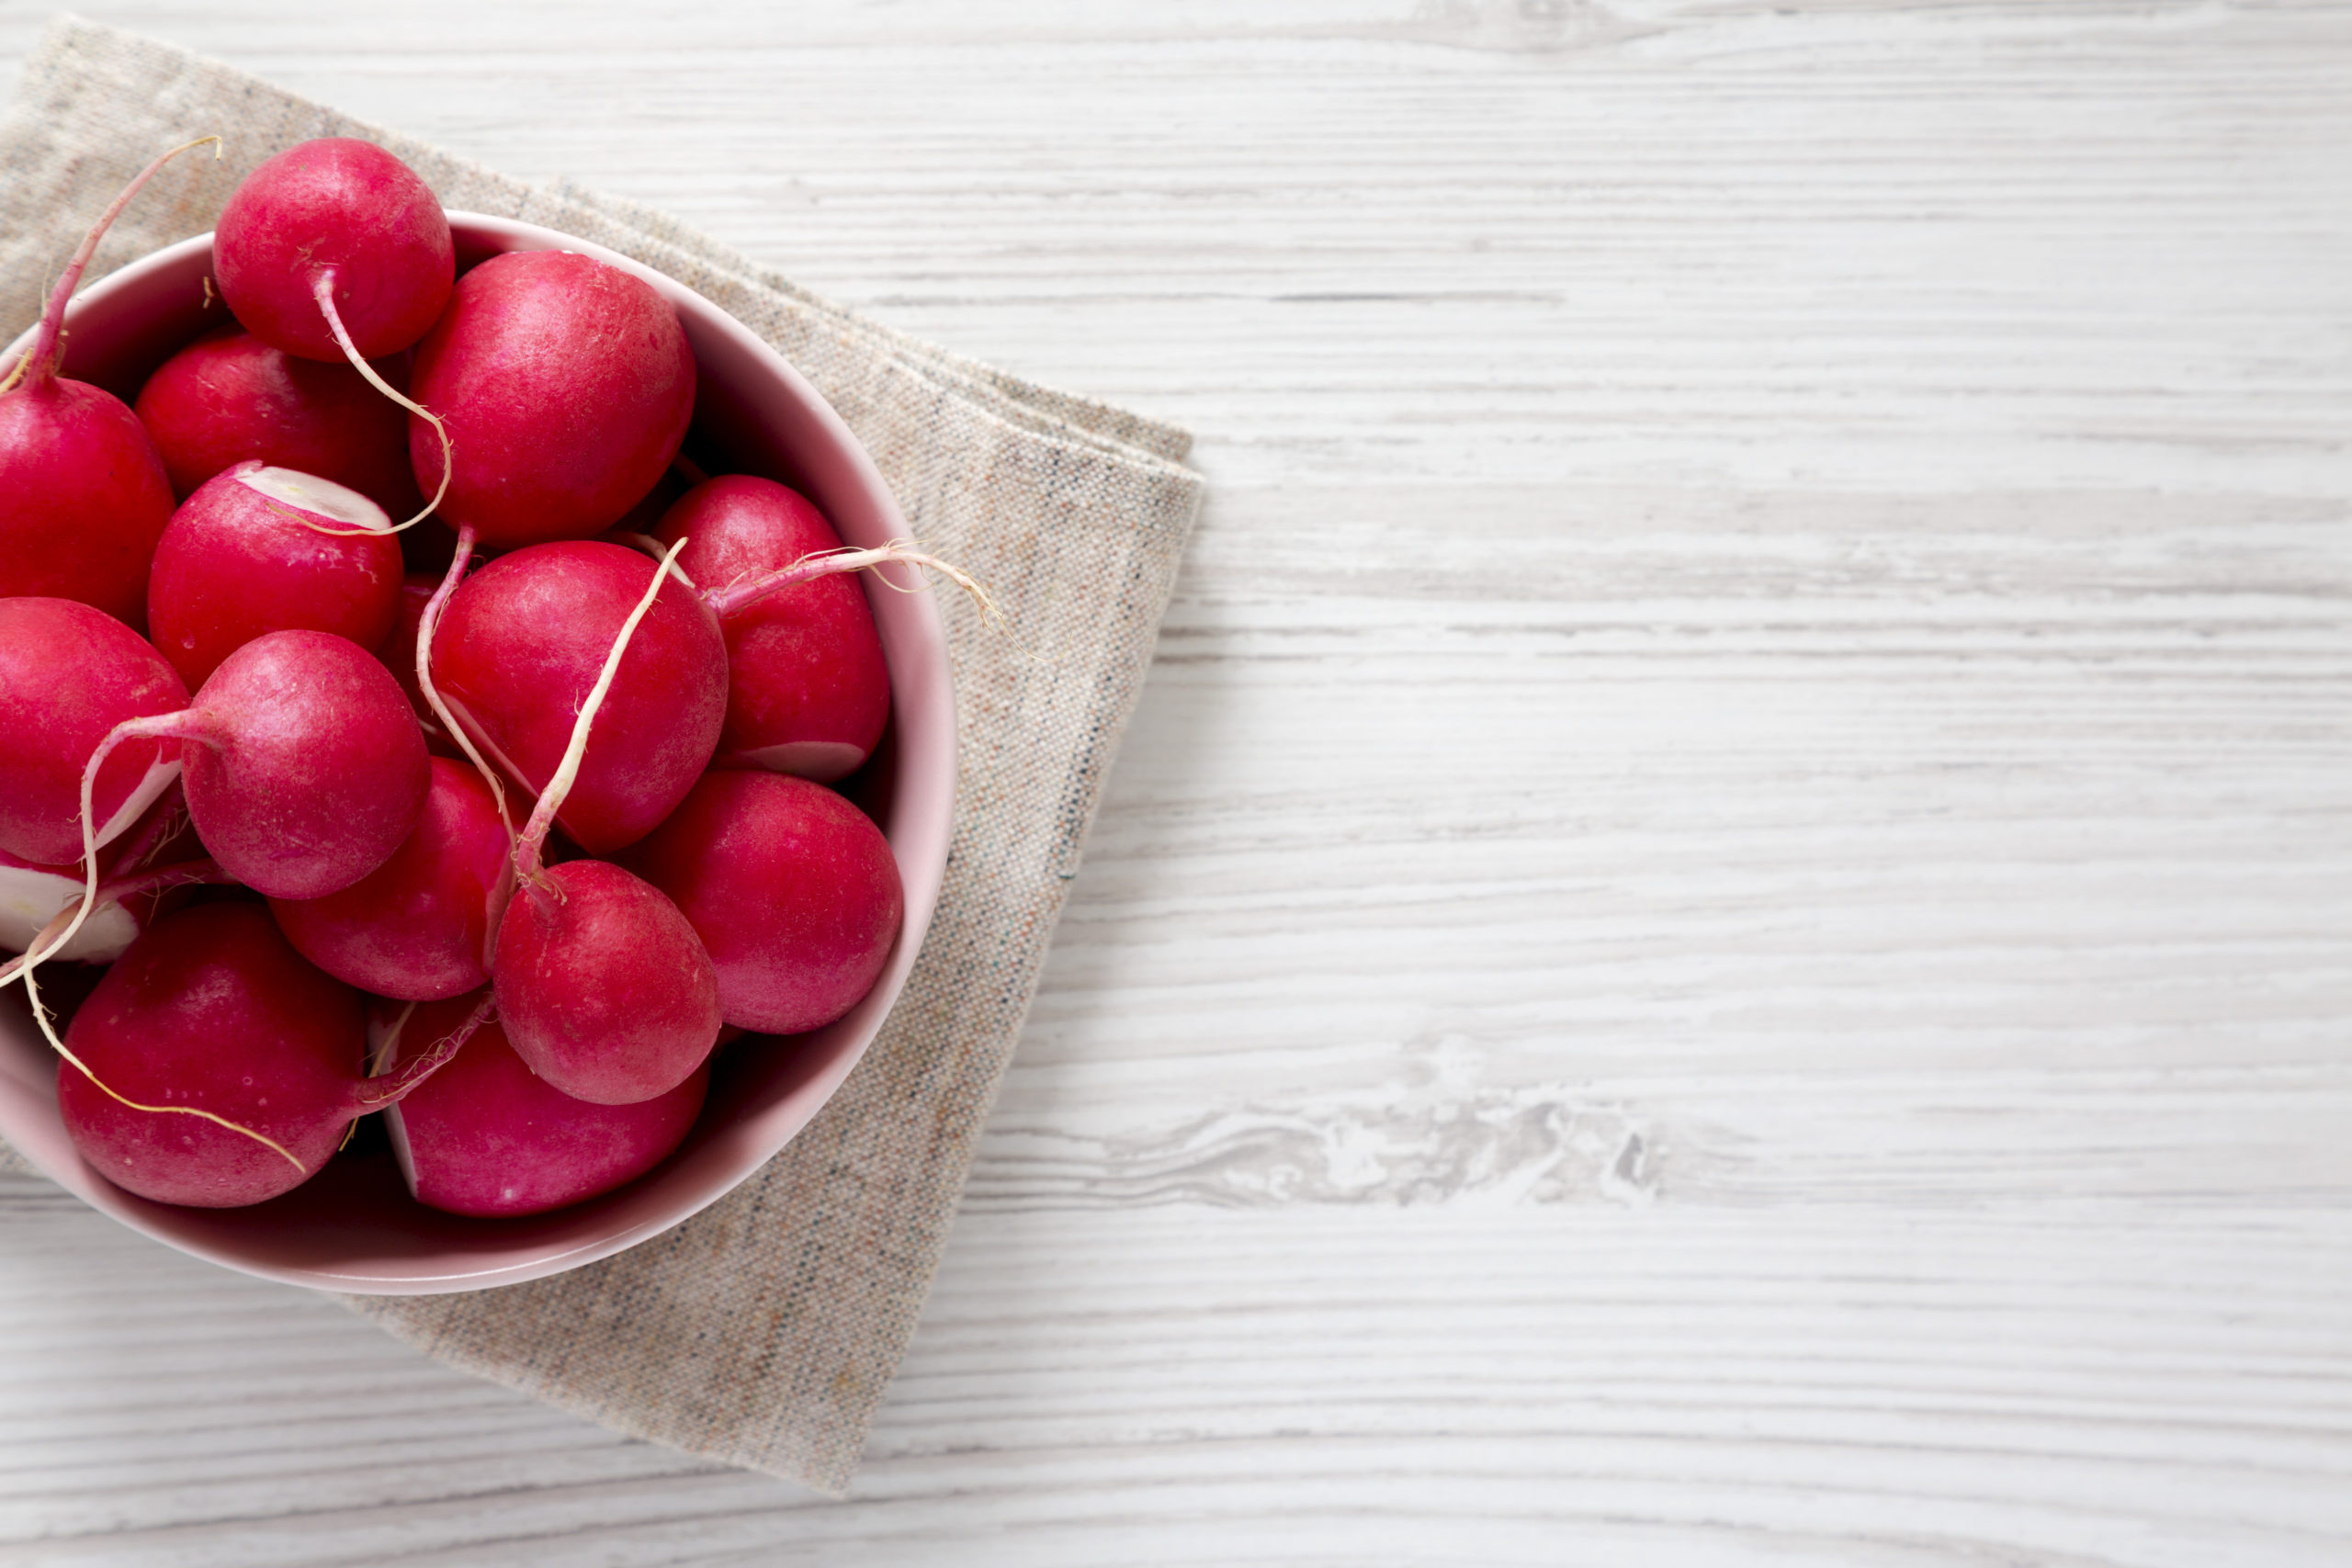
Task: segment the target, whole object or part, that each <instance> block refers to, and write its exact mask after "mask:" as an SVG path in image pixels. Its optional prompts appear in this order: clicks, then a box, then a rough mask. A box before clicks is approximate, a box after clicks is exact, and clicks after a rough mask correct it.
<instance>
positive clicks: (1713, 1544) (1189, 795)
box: [0, 0, 2352, 1568]
mask: <svg viewBox="0 0 2352 1568" xmlns="http://www.w3.org/2000/svg"><path fill="white" fill-rule="evenodd" d="M94 14H96V15H98V16H100V17H102V18H103V19H106V20H108V21H114V22H118V23H120V24H123V25H128V26H133V27H140V28H145V29H147V30H150V31H153V32H155V33H158V34H160V35H162V36H164V37H167V38H171V39H175V40H176V41H180V42H184V43H187V44H189V45H192V46H194V47H197V48H199V49H202V50H205V51H208V52H210V53H213V54H216V55H219V56H221V57H224V58H228V59H231V60H233V61H235V62H238V63H239V64H241V65H243V66H246V67H248V68H251V69H254V70H257V71H261V72H264V73H267V74H269V75H271V76H273V77H275V78H277V80H279V81H282V82H284V83H286V84H287V85H289V86H292V87H295V88H297V89H298V90H301V91H305V92H310V93H312V94H315V95H318V96H323V97H326V98H330V99H332V100H333V101H334V102H335V103H337V104H338V105H340V106H342V107H346V108H348V109H350V110H352V111H354V112H356V113H360V114H364V115H369V116H372V117H374V118H379V119H382V120H386V121H390V122H392V123H396V124H398V125H400V126H401V128H402V129H403V130H408V131H410V132H413V133H415V134H418V135H423V136H426V137H430V138H433V139H435V140H436V141H441V142H443V143H444V144H447V145H448V146H450V147H452V148H454V149H456V150H458V151H460V152H466V153H469V154H470V155H473V156H477V157H480V158H481V159H483V160H485V161H486V162H489V163H492V164H496V165H497V166H499V167H502V168H503V169H506V170H508V171H510V172H513V173H516V174H520V175H527V176H531V177H541V178H554V177H559V176H564V175H569V176H572V177H577V178H580V179H582V180H583V181H585V182H587V183H589V184H593V185H596V186H602V187H605V188H608V189H611V190H615V191H616V192H618V193H620V194H623V195H628V196H633V197H639V198H642V199H646V200H650V201H654V202H656V203H659V204H661V205H663V206H666V207H668V208H669V209H672V210H674V211H676V212H678V213H680V214H681V215H682V216H684V217H685V218H687V219H688V220H692V221H695V222H697V223H700V224H702V225H704V226H706V227H707V228H709V229H710V230H711V231H713V232H715V233H717V234H718V235H719V236H720V237H721V238H723V239H725V240H727V241H728V242H729V243H733V244H735V245H737V246H739V247H741V248H742V249H744V250H747V251H749V252H751V253H752V254H755V255H758V256H760V257H761V258H762V259H763V260H766V261H769V262H772V263H774V264H775V265H777V266H779V267H781V268H783V269H785V270H786V272H787V273H788V274H790V275H791V276H794V277H795V278H797V279H798V280H799V281H801V282H803V283H805V284H808V285H809V286H810V287H813V288H818V289H820V291H823V292H826V293H828V294H830V295H831V296H833V297H834V298H836V299H842V300H843V301H844V302H847V303H850V304H853V305H854V306H856V307H858V308H860V309H864V310H869V311H871V312H873V313H875V314H876V315H879V316H880V317H882V318H883V319H885V320H887V321H890V322H892V323H893V324H895V325H898V326H901V327H904V328H907V329H909V330H910V331H914V332H917V333H923V334H924V335H927V336H930V337H933V338H934V339H936V340H938V341H941V342H943V343H945V344H950V345H952V346H954V347H956V348H957V349H960V350H963V351H966V352H969V353H973V354H976V355H980V356H983V357H986V358H989V359H992V360H994V361H996V362H998V363H1001V364H1003V365H1005V366H1006V367H1008V368H1011V369H1013V370H1016V371H1020V372H1023V373H1024V374H1029V375H1033V376H1036V377H1038V378H1043V379H1046V380H1049V381H1053V382H1057V383H1059V384H1064V385H1069V386H1071V387H1073V388H1076V389H1082V390H1085V391H1088V392H1090V393H1093V394H1096V395H1100V396H1103V397H1106V398H1109V399H1112V400H1116V401H1121V402H1124V403H1127V404H1131V405H1133V406H1136V407H1138V408H1141V409H1144V410H1146V411H1148V412H1152V413H1155V414H1159V415H1162V416H1165V417H1170V418H1173V419H1176V420H1179V421H1181V422H1183V423H1188V424H1190V425H1191V426H1192V427H1193V429H1194V430H1195V431H1196V432H1197V433H1198V434H1199V436H1200V444H1199V447H1198V450H1197V457H1198V460H1199V462H1200V464H1201V466H1202V467H1203V468H1204V470H1205V471H1206V472H1207V473H1208V474H1209V475H1210V477H1211V479H1212V481H1213V485H1214V487H1215V488H1214V491H1213V494H1212V499H1211V503H1210V508H1209V511H1208V513H1206V514H1205V515H1204V520H1203V525H1202V528H1201V531H1200V533H1199V535H1198V536H1197V543H1196V546H1195V548H1194V552H1193V558H1192V559H1191V561H1190V563H1189V566H1188V569H1187V574H1186V577H1185V579H1184V581H1183V583H1182V587H1181V589H1180V592H1179V597H1178V602H1177V604H1176V605H1175V608H1174V610H1173V613H1172V615H1171V617H1170V623H1169V626H1168V627H1167V630H1166V634H1165V636H1164V638H1163V642H1162V646H1161V651H1160V657H1159V661H1158V662H1157V663H1156V665H1155V667H1154V670H1153V675H1152V682H1151V686H1150V688H1149V690H1148V693H1147V694H1146V697H1145V700H1144V703H1143V705H1142V706H1141V708H1140V710H1139V711H1138V714H1137V716H1136V721H1135V725H1134V727H1133V728H1132V729H1131V731H1130V734H1129V737H1128V740H1127V745H1126V750H1125V755H1124V756H1123V758H1122V760H1121V762H1120V765H1119V770H1118V773H1117V774H1116V775H1115V777H1114V783H1113V785H1112V791H1111V795H1110V798H1109V801H1108V803H1107V805H1106V807H1105V809H1104V812H1103V817H1102V818H1101V819H1100V821H1099V823H1098V826H1097V829H1096V831H1095V835H1094V840H1093V842H1092V844H1091V846H1090V853H1089V859H1088V863H1087V864H1086V866H1085V869H1084V870H1083V872H1082V873H1081V874H1080V877H1079V880H1078V883H1077V885H1076V886H1075V887H1074V889H1073V895H1072V900H1071V903H1070V906H1069V913H1068V914H1067V916H1066V918H1065V920H1064V923H1063V926H1062V929H1061V931H1060V934H1059V936H1058V938H1057V945H1056V949H1055V953H1054V957H1053V960H1052V962H1051V964H1050V966H1049V969H1048V973H1047V976H1046V986H1045V988H1044V991H1043V993H1042V994H1041V996H1040V998H1039V1001H1038V1005H1037V1010H1036V1012H1035V1017H1034V1018H1033V1021H1032V1023H1031V1026H1030V1030H1029V1032H1028V1034H1027V1035H1026V1036H1025V1038H1024V1040H1023V1046H1022V1053H1021V1056H1020V1059H1019V1061H1018V1062H1017V1064H1016V1066H1015V1068H1014V1070H1013V1073H1012V1077H1011V1078H1010V1079H1009V1080H1008V1082H1007V1085H1006V1087H1005V1089H1004V1092H1003V1096H1002V1100H1001V1103H1000V1105H999V1107H998V1111H997V1113H996V1115H995V1117H994V1119H993V1120H992V1122H990V1126H989V1134H988V1137H987V1141H986V1143H985V1145H984V1148H983V1155H982V1158H981V1162H980V1165H979V1167H978V1170H977V1171H976V1173H975V1176H974V1179H973V1183H972V1187H971V1190H970V1193H969V1196H968V1199H967V1204H966V1208H965V1213H964V1215H963V1217H962V1219H961V1221H960V1222H959V1226H958V1229H957V1232H956V1236H955V1239H954V1242H953V1244H952V1247H951V1252H950V1258H949V1260H948V1263H947V1266H946V1268H945V1270H944V1274H943V1276H942V1279H941V1282H940V1286H939V1289H938V1291H937V1292H936V1294H935V1296H934V1298H933V1303H932V1305H931V1308H930V1311H929V1313H928V1314H927V1316H926V1319H925V1323H924V1326H923V1329H922V1333H921V1335H920V1336H919V1337H918V1340H917V1344H916V1347H915V1349H914V1352H913V1354H912V1356H911V1357H910V1360H909V1363H908V1365H907V1368H906V1370H905V1371H904V1373H903V1374H902V1376H901V1377H900V1379H899V1382H897V1384H895V1385H894V1387H893V1389H892V1391H891V1393H890V1396H889V1400H888V1404H887V1406H886V1409H885V1412H884V1416H883V1419H882V1421H881V1424H880V1425H879V1427H877V1429H876V1434H875V1437H874V1439H873V1443H872V1446H871V1450H870V1459H869V1463H868V1467H867V1469H866V1471H865V1473H864V1474H863V1476H862V1477H861V1479H860V1481H859V1483H858V1485H857V1490H856V1492H855V1494H854V1497H853V1500H852V1501H851V1502H849V1503H847V1504H844V1505H839V1506H829V1505H822V1504H819V1503H816V1502H815V1501H813V1500H811V1499H809V1498H806V1497H802V1496H798V1495H794V1494H792V1493H790V1491H789V1490H788V1489H787V1488H785V1487H783V1486H781V1485H779V1484H778V1483H773V1482H769V1481H765V1480H762V1479H759V1478H755V1477H749V1476H742V1475H737V1474H732V1473H728V1472H714V1471H711V1470H708V1469H707V1468H702V1467H698V1466H695V1465H694V1464H692V1463H690V1462H689V1461H684V1460H682V1459H680V1458H679V1457H677V1456H675V1455H673V1454H669V1453H666V1452H664V1451H662V1450H656V1449H651V1448H648V1447H645V1446H642V1445H634V1444H628V1443H624V1442H622V1441H620V1440H619V1439H617V1438H612V1437H610V1436H609V1435H607V1434H605V1433H602V1432H600V1431H598V1430H596V1429H595V1428H593V1427H585V1426H583V1425H582V1424H580V1423H577V1422H574V1421H571V1420H570V1419H569V1418H566V1417H561V1416H554V1415H552V1414H549V1413H547V1412H544V1411H541V1410H538V1409H537V1408H536V1407H533V1406H531V1405H530V1404H527V1403H526V1402H524V1401H522V1400H520V1399H518V1398H515V1397H514V1396H511V1395H508V1394H505V1393H501V1392H499V1391H495V1390H491V1389H486V1388H482V1387H480V1386H478V1385H476V1384H473V1383H471V1382H468V1381H467V1380H464V1379H462V1378H459V1377H457V1376H455V1375H454V1374H450V1373H447V1372H445V1371H440V1370H438V1369H436V1368H434V1367H432V1366H430V1365H428V1364H425V1363H423V1362H420V1361H419V1360H417V1359H416V1358H415V1357H414V1356H413V1354H412V1353H410V1352H408V1351H406V1350H404V1349H402V1348H398V1347H395V1346H392V1345H390V1344H389V1343H386V1342H384V1341H382V1340H380V1339H379V1338H378V1337H375V1336H374V1335H373V1334H372V1333H371V1332H370V1331H368V1330H367V1329H365V1328H364V1327H362V1326H361V1325H357V1324H356V1323H353V1322H351V1321H349V1320H347V1319H345V1317H344V1316H343V1315H342V1314H340V1313H338V1312H337V1311H336V1310H335V1309H334V1308H332V1307H330V1306H328V1305H326V1304H324V1303H321V1302H318V1301H315V1300H311V1299H309V1298H306V1297H302V1296H300V1295H298V1294H294V1293H290V1292H282V1291H278V1290H276V1289H274V1288H270V1287H266V1286H262V1285H258V1284H254V1283H253V1282H250V1281H245V1280H238V1279H236V1278H233V1277H232V1276H228V1275H225V1274H221V1273H219V1272H217V1271H213V1270H209V1269H204V1268H202V1267H200V1266H198V1265H195V1264H192V1263H188V1262H186V1261H184V1260H180V1259H177V1258H172V1257H169V1256H167V1255H164V1254H161V1253H159V1252H157V1251H155V1250H154V1249H153V1248H152V1247H148V1246H146V1245H145V1244H143V1243H141V1242H138V1241H137V1240H136V1239H135V1238H132V1237H130V1236H129V1235H124V1234H119V1233H117V1232H115V1231H114V1230H113V1229H111V1228H110V1227H109V1226H107V1224H105V1223H104V1222H102V1221H100V1220H98V1219H96V1217H95V1216H92V1215H89V1214H87V1213H83V1212H81V1211H80V1210H79V1209H78V1208H76V1207H74V1206H73V1205H72V1204H71V1203H70V1202H68V1201H65V1200H63V1199H61V1198H59V1197H57V1196H55V1195H54V1194H51V1193H50V1192H48V1191H47V1190H44V1189H41V1188H40V1187H38V1186H36V1185H34V1184H31V1183H26V1182H16V1181H9V1182H0V1254H5V1259H6V1260H5V1263H0V1342H5V1344H6V1348H7V1353H6V1356H5V1357H0V1562H6V1563H15V1562H40V1563H49V1562H75V1563H79V1562H158V1563H160V1562H172V1563H175V1564H178V1563H211V1562H218V1563H224V1564H226V1563H235V1564H241V1565H242V1564H256V1565H258V1564H267V1563H294V1562H302V1563H311V1562H322V1563H324V1562H336V1563H342V1562H449V1563H458V1562H463V1563H500V1564H506V1563H515V1564H522V1563H537V1562H550V1563H551V1562H566V1563H571V1562H579V1561H583V1560H585V1561H592V1562H600V1563H615V1564H632V1565H634V1564H640V1563H642V1564H684V1563H695V1564H703V1563H710V1564H717V1563H732V1562H744V1563H749V1562H777V1561H794V1562H804V1561H805V1562H826V1563H862V1562H877V1563H879V1562H888V1563H893V1564H897V1563H909V1562H950V1561H953V1562H957V1563H979V1564H986V1563H995V1562H1008V1563H1010V1562H1020V1563H1022V1564H1023V1565H1024V1568H1033V1565H1037V1564H1058V1563H1073V1564H1076V1563H1103V1562H1122V1563H1125V1562H1152V1563H1161V1562H1169V1563H1175V1562H1202V1563H1207V1562H1216V1563H1252V1562H1285V1563H1290V1562H1332V1563H1349V1564H1363V1563H1414V1564H1419V1563H1452V1562H1467V1561H1478V1562H1503V1563H1521V1562H1524V1563H1547V1564H1548V1563H1556V1562H1580V1561H1586V1560H1589V1559H1592V1558H1596V1557H1600V1556H1601V1555H1603V1554H1605V1553H1611V1552H1616V1553H1623V1554H1626V1555H1628V1556H1630V1558H1631V1559H1632V1560H1633V1561H1636V1562H1645V1563H1649V1562H1657V1563H1671V1564H1677V1565H1681V1564H1693V1565H1712V1564H1718V1563H1742V1564H1747V1563H1780V1562H1850V1563H1869V1564H1890V1565H1894V1564H1900V1565H1905V1568H1909V1565H1913V1564H1927V1563H1939V1564H1941V1563H1951V1564H1960V1563H1967V1564H1980V1563H1985V1562H2004V1563H2007V1562H2030V1563H2054V1564H2133V1565H2150V1568H2154V1565H2170V1564H2182V1565H2188V1564H2195V1565H2199V1568H2203V1565H2207V1564H2211V1563H2216V1562H2260V1563H2263V1564H2266V1565H2269V1564H2300V1563H2312V1564H2321V1563H2334V1562H2342V1561H2344V1560H2345V1559H2346V1556H2347V1555H2352V1485H2347V1474H2346V1472H2347V1471H2352V1397H2348V1396H2347V1395H2348V1394H2352V1391H2348V1390H2347V1386H2346V1385H2347V1379H2352V1325H2347V1323H2346V1318H2345V1314H2343V1312H2342V1311H2341V1306H2340V1303H2341V1301H2342V1300H2343V1298H2344V1295H2345V1293H2346V1289H2347V1286H2352V1247H2348V1246H2347V1244H2352V1234H2347V1227H2348V1226H2352V1220H2348V1219H2347V1215H2352V1203H2347V1198H2352V1140H2347V1139H2346V1136H2345V1135H2344V1133H2343V1129H2344V1128H2345V1127H2346V1125H2347V1122H2352V1027H2347V1019H2352V809H2347V805H2346V790H2345V781H2346V778H2347V777H2352V729H2348V728H2347V725H2346V717H2347V712H2352V701H2347V699H2352V684H2348V683H2347V677H2352V499H2347V498H2352V447H2348V446H2347V442H2346V410H2347V408H2352V219H2347V217H2346V214H2347V212H2352V200H2348V199H2347V198H2352V94H2346V92H2345V91H2344V90H2343V84H2344V82H2345V80H2346V71H2347V69H2352V7H2346V6H2339V5H2293V6H2287V5H2281V6H2257V5H2218V4H2178V5H2166V4H2138V5H2122V4H2023V3H2019V4H1996V3H1988V4H1960V5H1941V4H1913V5H1905V4H1876V3H1834V0H1817V3H1814V4H1807V5H1803V6H1785V5H1769V6H1768V5H1762V4H1754V5H1749V4H1696V3H1691V4H1666V3H1657V4H1638V5H1637V4H1631V3H1628V4H1621V5H1613V6H1598V5H1581V4H1572V3H1566V0H1563V3H1559V4H1549V3H1546V4H1526V5H1494V4H1446V5H1427V6H1413V5H1406V4H1401V3H1399V4H1394V5H1383V4H1374V3H1371V0H1329V3H1321V0H1316V3H1310V0H1282V3H1279V4H1271V5H1268V4H1261V5H1252V6H1239V5H1234V4H1226V3H1223V0H1219V3H1216V4H1210V5H1204V6H1186V7H1145V6H1127V7H1103V6H1079V5H1075V4H1066V3H1059V0H1057V3H1053V4H1034V5H1023V6H982V7H972V6H948V5H945V4H942V3H940V0H906V3H902V4H898V5H894V6H884V7H867V6H852V5H849V4H846V3H826V4H816V5H809V6H796V7H792V8H790V9H789V10H788V11H776V12H773V13H772V12H770V11H768V10H765V9H763V8H757V7H752V6H713V7H705V8H701V9H698V10H686V9H676V10H673V11H666V12H659V13H656V12H650V11H649V10H648V9H647V8H645V7H643V6H622V5H619V4H616V3H610V0H596V3H594V4H571V5H566V6H560V7H557V6H483V5H479V4H476V5H469V6H458V5H455V4H450V3H448V0H425V3H420V4H416V5H412V6H404V7H401V9H400V10H398V11H397V12H392V13H386V14H382V15H379V16H373V17H368V18H364V19H353V18H348V17H342V16H339V15H335V14H333V13H331V12H328V11H322V10H317V9H315V8H312V9H310V10H301V9H298V8H297V7H294V6H290V5H285V4H281V3H278V0H267V3H262V0H255V3H254V4H248V5H243V6H220V5H218V4H214V5H209V6H196V5H193V4H187V3H175V4H145V5H123V6H97V7H96V9H95V12H94ZM38 22H39V16H38V13H37V12H36V11H34V10H32V9H30V8H17V9H6V10H0V63H5V62H13V61H15V60H17V59H19V58H21V56H22V54H23V53H24V52H25V51H26V50H27V49H28V48H29V47H30V45H31V42H32V39H33V38H34V36H35V35H36V32H37V28H38ZM208 129H209V128H208Z"/></svg>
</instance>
